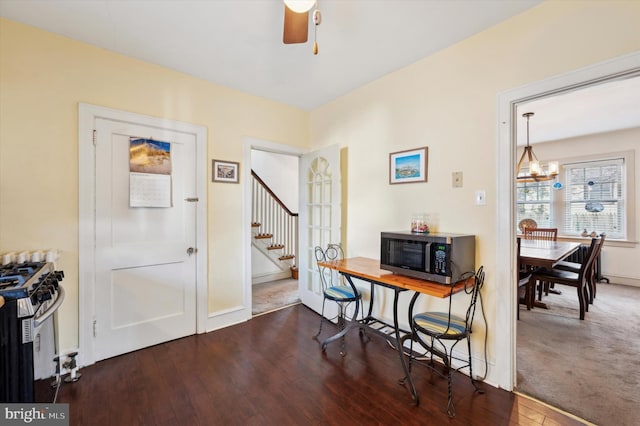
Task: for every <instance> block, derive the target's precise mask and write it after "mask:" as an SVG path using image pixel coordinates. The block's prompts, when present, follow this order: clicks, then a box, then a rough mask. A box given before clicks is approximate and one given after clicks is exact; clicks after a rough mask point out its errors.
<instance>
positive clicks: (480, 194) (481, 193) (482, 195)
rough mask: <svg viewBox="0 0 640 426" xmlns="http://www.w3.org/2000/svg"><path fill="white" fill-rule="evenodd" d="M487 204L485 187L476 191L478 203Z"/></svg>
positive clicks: (479, 204) (480, 204)
mask: <svg viewBox="0 0 640 426" xmlns="http://www.w3.org/2000/svg"><path fill="white" fill-rule="evenodd" d="M486 204H487V193H486V191H485V190H484V189H480V190H478V191H476V205H478V206H484V205H486Z"/></svg>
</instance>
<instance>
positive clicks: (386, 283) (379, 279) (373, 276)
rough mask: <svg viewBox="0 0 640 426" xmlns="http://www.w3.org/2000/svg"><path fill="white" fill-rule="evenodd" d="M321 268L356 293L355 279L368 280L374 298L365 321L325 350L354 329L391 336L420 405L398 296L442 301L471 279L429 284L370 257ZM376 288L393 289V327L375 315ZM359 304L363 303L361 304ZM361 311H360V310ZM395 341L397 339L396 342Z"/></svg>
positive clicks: (328, 264)
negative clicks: (405, 348)
mask: <svg viewBox="0 0 640 426" xmlns="http://www.w3.org/2000/svg"><path fill="white" fill-rule="evenodd" d="M318 266H324V267H327V268H331V269H334V270H336V271H338V272H340V274H342V275H344V276H345V278H346V279H347V282H348V283H349V285H350V286H351V287H352V289H353V291H354V292H356V287H355V284H354V283H353V281H352V278H357V279H359V280H363V281H367V282H369V283H370V284H371V298H370V300H369V311H368V314H367V316H366V317H365V318H364V319H362V320H357V321H350V322H348V323H347V325H346V326H345V328H344V329H343V330H342V331H340V332H339V333H338V334H335V335H333V336H331V337H329V338H327V339H325V340H324V341H323V342H322V348H323V349H325V348H326V346H327V345H328V344H329V343H331V342H333V341H335V340H338V339H339V338H341V337H342V336H344V335H345V334H346V333H347V331H348V330H349V329H350V328H352V327H354V326H356V325H357V326H359V327H363V328H364V327H367V329H371V330H373V331H375V332H376V333H378V334H383V335H384V336H386V337H387V340H388V341H389V342H390V343H391V344H393V345H394V346H395V348H396V350H397V351H398V354H399V355H400V362H401V363H402V368H403V370H404V374H405V378H404V379H403V380H402V381H401V382H403V383H408V384H409V390H410V392H411V397H412V398H413V400H414V402H415V403H416V404H417V403H418V393H417V392H416V389H415V387H414V385H413V381H412V380H411V375H410V374H409V368H408V366H407V364H406V362H405V360H404V353H403V350H402V344H401V342H400V333H401V332H402V333H405V334H406V333H410V331H407V330H401V329H400V326H399V324H398V296H399V294H400V293H401V292H404V291H408V290H410V291H416V292H420V293H424V294H428V295H430V296H433V297H438V298H441V299H444V298H447V297H450V296H452V295H454V294H456V293H458V292H460V291H463V290H464V288H465V284H466V282H467V281H468V280H462V281H459V282H457V283H455V284H453V285H449V284H441V283H436V282H432V281H425V280H421V279H417V278H412V277H407V276H404V275H398V274H394V273H392V272H390V271H386V270H383V269H380V261H379V260H376V259H370V258H367V257H352V258H347V259H342V260H334V261H329V262H318ZM374 285H380V286H383V287H387V288H390V289H392V290H393V291H394V297H393V325H391V324H387V323H385V322H384V321H382V320H381V319H378V318H375V317H374V316H373V312H372V309H373V300H374ZM356 303H360V302H359V301H357V302H356ZM356 312H357V311H356ZM385 328H392V332H393V335H394V338H393V339H389V337H390V336H389V334H387V333H384V332H381V330H383V329H385ZM391 340H395V341H394V342H392V341H391Z"/></svg>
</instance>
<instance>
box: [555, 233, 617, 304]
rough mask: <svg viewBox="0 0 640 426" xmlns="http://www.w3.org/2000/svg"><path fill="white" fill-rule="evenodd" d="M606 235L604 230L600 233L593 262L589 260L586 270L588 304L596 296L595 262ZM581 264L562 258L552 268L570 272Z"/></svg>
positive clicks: (577, 268)
mask: <svg viewBox="0 0 640 426" xmlns="http://www.w3.org/2000/svg"><path fill="white" fill-rule="evenodd" d="M606 236H607V234H605V233H604V232H603V233H602V234H600V238H601V239H602V241H601V242H600V244H598V248H597V251H596V253H595V255H594V259H593V262H591V268H590V270H589V271H588V272H587V285H588V287H587V291H588V292H589V303H590V304H593V299H595V297H596V284H597V283H598V277H597V276H596V262H597V259H598V256H600V252H601V251H602V246H604V240H605V238H606ZM581 266H582V264H581V263H579V262H569V261H566V260H562V261H560V262H558V263H557V264H556V265H555V266H554V268H556V269H562V270H563V271H571V272H576V273H577V272H578V271H579V270H580V267H581Z"/></svg>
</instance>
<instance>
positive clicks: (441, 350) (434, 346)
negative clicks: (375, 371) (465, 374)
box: [401, 266, 485, 417]
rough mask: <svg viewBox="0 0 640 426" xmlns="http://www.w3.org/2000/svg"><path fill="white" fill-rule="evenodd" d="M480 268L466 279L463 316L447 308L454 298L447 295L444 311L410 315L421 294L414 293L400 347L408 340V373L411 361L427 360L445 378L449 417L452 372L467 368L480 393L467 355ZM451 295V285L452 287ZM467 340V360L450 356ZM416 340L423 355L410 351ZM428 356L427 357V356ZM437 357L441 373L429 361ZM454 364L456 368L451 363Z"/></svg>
mask: <svg viewBox="0 0 640 426" xmlns="http://www.w3.org/2000/svg"><path fill="white" fill-rule="evenodd" d="M484 276H485V273H484V267H482V266H481V267H480V268H479V269H478V271H477V272H476V273H475V274H474V273H471V275H470V276H469V277H468V278H467V279H466V282H465V287H464V293H465V294H466V295H467V296H468V297H469V305H468V307H467V310H466V314H465V315H464V316H458V315H455V314H453V313H452V312H451V306H452V301H453V297H454V295H453V294H451V295H450V296H449V311H448V312H423V313H419V314H413V310H414V306H415V303H416V301H417V300H418V297H419V296H420V294H421V293H418V292H416V293H415V294H414V295H413V298H412V299H411V302H410V304H409V323H410V324H411V333H410V334H407V335H405V336H404V337H403V338H402V340H401V344H402V345H404V342H405V341H406V340H407V339H411V345H410V355H409V371H410V370H411V362H412V360H413V359H417V358H420V359H425V358H426V359H428V360H429V361H428V363H427V365H428V366H429V367H430V368H431V369H432V370H433V371H434V372H435V373H436V374H438V375H439V376H441V377H445V374H446V377H447V382H448V400H447V413H448V414H449V417H455V415H456V411H455V407H454V404H453V390H452V380H453V373H454V372H456V371H460V370H461V369H463V368H469V377H470V379H471V384H473V387H474V388H475V391H476V392H478V393H484V390H483V389H481V388H480V387H479V386H478V384H477V382H476V380H475V379H474V377H473V367H472V361H471V358H472V355H471V333H472V327H473V318H474V316H475V312H476V303H477V301H478V298H479V297H480V290H481V289H482V286H483V285H484ZM452 292H453V286H452ZM463 340H466V341H467V351H468V358H467V359H463V358H459V357H456V356H454V354H453V351H454V348H455V347H456V345H457V344H458V343H459V342H461V341H463ZM414 341H416V342H418V343H419V344H420V346H421V347H422V348H423V349H424V350H425V351H426V352H424V354H420V353H416V352H414V351H413V342H414ZM427 354H430V355H427ZM434 356H435V357H437V358H440V359H441V360H442V363H443V364H444V371H445V373H442V372H440V371H439V369H438V368H437V367H436V366H435V364H434V360H433V358H434ZM454 361H456V364H459V365H456V366H454V365H453V362H454Z"/></svg>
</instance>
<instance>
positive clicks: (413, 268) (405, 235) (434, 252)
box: [380, 232, 476, 284]
mask: <svg viewBox="0 0 640 426" xmlns="http://www.w3.org/2000/svg"><path fill="white" fill-rule="evenodd" d="M475 258H476V239H475V235H461V234H445V233H437V234H417V233H412V232H382V233H381V234H380V269H385V270H387V271H391V272H394V273H396V274H400V275H407V276H410V277H414V278H420V279H423V280H427V281H435V282H438V283H442V284H452V283H456V282H458V281H460V279H462V278H461V277H462V275H463V274H465V273H466V272H474V271H475Z"/></svg>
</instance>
